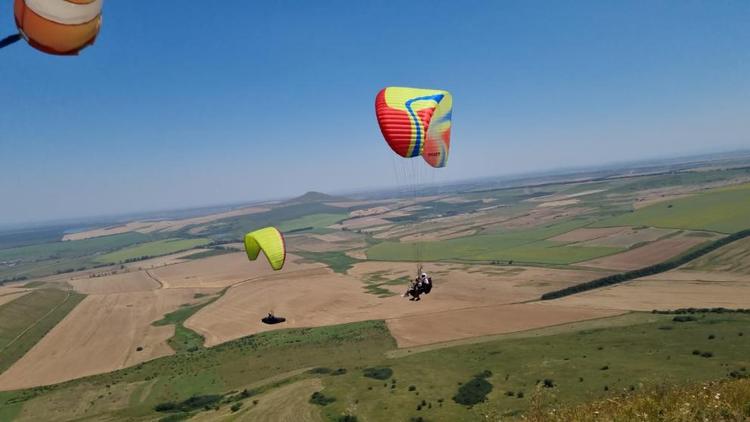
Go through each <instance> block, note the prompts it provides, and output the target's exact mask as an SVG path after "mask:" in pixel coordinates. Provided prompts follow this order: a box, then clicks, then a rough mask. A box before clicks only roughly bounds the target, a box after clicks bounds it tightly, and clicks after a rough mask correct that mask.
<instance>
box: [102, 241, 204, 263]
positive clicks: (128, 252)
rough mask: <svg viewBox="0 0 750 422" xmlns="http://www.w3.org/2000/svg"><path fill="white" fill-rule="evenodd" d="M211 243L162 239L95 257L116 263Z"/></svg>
mask: <svg viewBox="0 0 750 422" xmlns="http://www.w3.org/2000/svg"><path fill="white" fill-rule="evenodd" d="M209 243H211V239H205V238H199V239H164V240H156V241H153V242H147V243H143V244H140V245H136V246H133V247H130V248H125V249H121V250H118V251H115V252H111V253H108V254H106V255H102V256H99V257H97V258H96V261H97V262H100V263H118V262H125V261H126V260H132V259H137V258H141V257H153V256H161V255H169V254H171V253H175V252H180V251H185V250H188V249H193V248H195V247H198V246H203V245H207V244H209Z"/></svg>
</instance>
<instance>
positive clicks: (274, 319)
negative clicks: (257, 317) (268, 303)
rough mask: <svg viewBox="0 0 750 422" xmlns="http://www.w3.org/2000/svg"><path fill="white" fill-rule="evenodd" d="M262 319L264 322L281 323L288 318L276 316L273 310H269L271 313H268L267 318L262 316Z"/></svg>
mask: <svg viewBox="0 0 750 422" xmlns="http://www.w3.org/2000/svg"><path fill="white" fill-rule="evenodd" d="M261 321H262V322H263V323H264V324H278V323H280V322H284V321H286V318H283V317H277V316H276V315H274V314H273V313H272V312H269V313H268V316H266V317H265V318H262V319H261Z"/></svg>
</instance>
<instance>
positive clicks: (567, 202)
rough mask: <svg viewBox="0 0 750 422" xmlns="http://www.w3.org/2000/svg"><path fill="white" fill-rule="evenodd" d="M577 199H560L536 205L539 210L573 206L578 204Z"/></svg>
mask: <svg viewBox="0 0 750 422" xmlns="http://www.w3.org/2000/svg"><path fill="white" fill-rule="evenodd" d="M579 202H581V201H579V200H578V199H560V200H558V201H548V202H542V203H541V204H539V205H537V207H539V208H549V207H567V206H568V205H575V204H577V203H579Z"/></svg>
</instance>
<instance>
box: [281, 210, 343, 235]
mask: <svg viewBox="0 0 750 422" xmlns="http://www.w3.org/2000/svg"><path fill="white" fill-rule="evenodd" d="M348 216H349V214H347V213H336V214H331V213H320V214H310V215H307V216H304V217H300V218H295V219H292V220H286V221H282V222H281V223H279V224H278V225H277V226H276V228H278V229H279V230H281V231H282V232H289V231H295V230H301V229H306V228H308V227H309V228H310V229H322V228H325V227H327V226H330V225H332V224H336V223H338V222H339V221H341V220H344V219H346V218H347V217H348Z"/></svg>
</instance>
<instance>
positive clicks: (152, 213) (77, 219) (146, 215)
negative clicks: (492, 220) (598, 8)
mask: <svg viewBox="0 0 750 422" xmlns="http://www.w3.org/2000/svg"><path fill="white" fill-rule="evenodd" d="M735 153H736V154H741V155H748V156H750V149H739V150H726V151H718V152H707V153H700V154H691V155H683V156H673V157H666V156H663V157H650V158H648V157H647V158H643V159H640V160H628V161H612V162H609V163H597V164H592V165H581V166H575V167H557V168H549V169H539V170H530V171H526V172H517V173H508V174H497V175H489V176H478V177H473V178H466V179H456V180H450V181H445V182H441V184H443V185H445V186H450V185H458V184H461V183H470V182H477V181H487V180H492V179H497V181H503V180H507V181H514V180H523V179H525V178H533V177H541V176H565V175H574V174H577V173H586V172H589V171H598V170H603V169H618V168H628V167H633V168H636V167H641V166H648V165H653V164H654V163H664V162H668V161H676V162H691V161H694V160H698V159H702V158H706V157H708V158H709V159H711V160H724V159H726V158H724V157H723V158H721V159H718V158H717V157H720V156H724V155H727V154H735ZM402 188H403V187H402V186H399V185H398V184H397V183H394V184H390V185H387V186H385V185H384V186H369V187H362V188H358V189H350V190H332V191H331V190H326V189H323V188H321V189H311V190H306V191H300V192H295V193H293V194H291V195H284V196H280V197H266V198H247V199H245V200H241V201H234V202H216V203H197V204H187V205H184V206H178V207H171V208H158V209H154V208H151V209H137V210H132V211H128V212H113V213H104V214H98V215H74V216H70V217H66V218H57V219H44V220H19V221H11V222H2V223H0V230H8V229H10V230H14V229H24V228H31V227H44V226H54V225H69V224H73V223H86V222H89V223H90V224H92V225H97V224H101V223H103V222H104V223H108V222H113V221H117V220H122V221H127V220H130V219H132V218H136V219H141V218H142V219H155V218H156V219H158V218H159V217H156V214H160V213H163V214H174V213H179V212H189V211H201V210H206V211H207V212H205V213H196V215H206V214H210V213H212V212H214V211H213V210H216V209H235V208H238V207H244V206H252V205H254V204H262V203H271V202H276V201H284V200H289V199H293V198H295V197H298V196H301V195H304V194H306V193H309V192H319V193H323V194H328V195H332V196H342V197H347V195H349V196H353V197H357V196H367V195H368V194H373V193H376V192H381V191H388V190H398V189H402ZM166 218H169V219H172V218H174V217H166Z"/></svg>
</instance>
